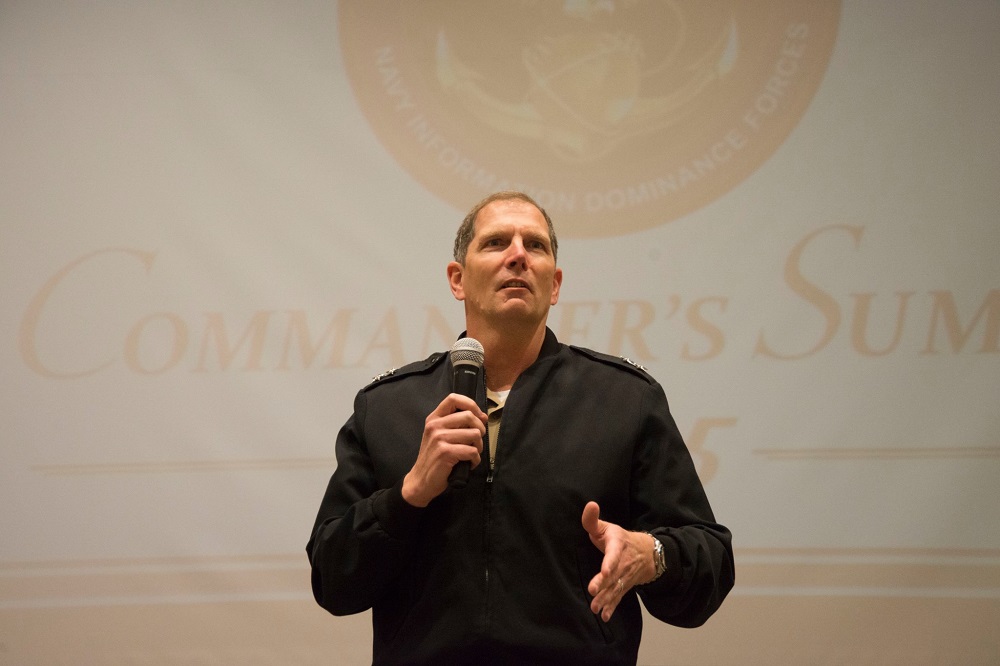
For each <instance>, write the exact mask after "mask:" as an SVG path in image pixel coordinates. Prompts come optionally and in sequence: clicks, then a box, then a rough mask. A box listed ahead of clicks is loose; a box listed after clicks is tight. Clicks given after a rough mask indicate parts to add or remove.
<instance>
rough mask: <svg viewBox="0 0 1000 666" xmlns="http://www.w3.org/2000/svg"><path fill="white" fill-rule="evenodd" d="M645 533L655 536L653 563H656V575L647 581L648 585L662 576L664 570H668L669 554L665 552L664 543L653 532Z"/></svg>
mask: <svg viewBox="0 0 1000 666" xmlns="http://www.w3.org/2000/svg"><path fill="white" fill-rule="evenodd" d="M645 534H649V536H651V537H653V564H655V565H656V575H654V576H653V579H652V580H650V581H647V583H646V585H648V584H649V583H652V582H653V581H655V580H656V579H658V578H659V577H660V576H662V575H663V572H664V571H666V570H667V556H666V555H665V554H664V552H663V543H662V542H661V541H660V540H659V539H657V538H656V537H655V536H653V535H652V534H651V533H649V532H645Z"/></svg>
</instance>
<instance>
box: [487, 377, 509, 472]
mask: <svg viewBox="0 0 1000 666" xmlns="http://www.w3.org/2000/svg"><path fill="white" fill-rule="evenodd" d="M509 394H510V389H507V390H506V391H491V390H490V389H486V415H487V416H488V417H489V419H488V420H487V422H486V428H487V430H488V432H489V439H490V469H493V466H494V465H495V464H496V459H497V441H499V439H500V419H501V417H502V416H503V406H504V403H506V402H507V396H508V395H509Z"/></svg>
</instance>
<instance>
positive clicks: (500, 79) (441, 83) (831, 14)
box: [339, 0, 840, 237]
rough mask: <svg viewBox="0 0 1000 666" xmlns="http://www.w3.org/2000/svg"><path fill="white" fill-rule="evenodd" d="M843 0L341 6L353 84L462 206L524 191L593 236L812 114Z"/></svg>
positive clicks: (713, 190)
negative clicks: (493, 195) (501, 191)
mask: <svg viewBox="0 0 1000 666" xmlns="http://www.w3.org/2000/svg"><path fill="white" fill-rule="evenodd" d="M839 15H840V3H839V2H800V1H797V0H784V1H779V0H766V1H765V0H761V1H759V2H739V1H734V2H711V3H708V2H698V3H695V2H664V1H653V0H632V1H618V2H615V1H613V0H590V1H588V0H572V1H571V0H565V1H564V2H541V1H531V0H522V1H520V2H505V3H478V2H464V1H460V0H450V1H445V0H438V1H436V2H435V1H430V0H428V1H424V2H397V1H396V0H345V1H343V2H341V3H340V5H339V21H340V38H341V43H342V45H343V50H344V59H345V62H346V67H347V72H348V75H349V77H350V80H351V84H352V86H353V88H354V91H355V94H356V95H357V98H358V101H359V103H360V105H361V108H362V109H363V111H364V113H365V115H366V117H367V118H368V121H369V122H370V123H371V125H372V127H373V128H374V131H375V133H376V134H377V136H378V137H379V139H380V140H381V141H382V142H383V144H384V145H385V147H386V149H387V150H388V151H389V152H390V153H391V154H392V155H393V156H394V157H395V159H396V160H397V161H398V162H399V163H400V164H401V165H403V167H404V168H406V169H407V171H409V173H410V174H411V175H412V176H413V177H414V178H415V179H417V180H418V181H420V182H421V183H422V184H423V185H424V186H425V187H427V188H428V189H429V190H430V191H432V192H434V193H435V194H436V195H437V196H439V197H441V198H442V199H444V200H446V201H448V202H450V203H452V204H453V205H455V206H456V207H457V208H458V209H460V210H465V209H467V208H468V207H469V206H471V205H472V203H474V202H475V201H477V200H478V199H479V198H481V197H482V196H484V195H485V194H488V193H489V192H492V191H495V190H499V189H506V188H516V189H522V190H524V191H527V192H529V193H530V194H532V195H533V196H535V197H536V198H537V199H538V200H539V202H540V203H541V204H542V205H543V206H545V207H546V208H547V209H549V211H550V213H552V215H553V216H554V217H555V218H556V219H557V220H558V222H559V225H560V234H561V235H563V236H567V237H573V236H576V237H586V236H590V237H595V236H609V235H616V234H621V233H627V232H630V231H635V230H639V229H644V228H649V227H651V226H655V225H659V224H663V223H666V222H669V221H671V220H673V219H676V218H678V217H680V216H682V215H685V214H687V213H690V212H691V211H694V210H697V209H699V208H701V207H703V206H705V205H706V204H708V203H710V202H712V201H713V200H715V199H717V198H719V197H720V196H722V195H724V194H725V193H726V192H728V191H730V190H731V189H732V188H733V187H735V186H736V185H738V184H739V183H740V182H742V181H743V180H744V179H745V178H747V177H748V176H749V175H750V174H751V173H753V172H754V170H756V169H757V168H758V167H759V166H760V165H761V164H762V163H763V162H764V161H765V160H767V159H768V158H769V157H770V156H771V155H772V154H773V153H774V152H775V150H777V148H778V147H779V146H780V145H781V143H782V142H783V141H784V140H785V138H786V137H787V136H788V135H789V133H790V132H791V131H792V129H793V128H794V127H795V126H796V124H797V123H798V121H799V120H800V118H801V117H802V115H803V113H804V112H805V110H806V108H807V107H808V105H809V103H810V101H811V99H812V97H813V95H814V93H815V92H816V89H817V87H818V86H819V84H820V81H821V80H822V78H823V74H824V72H825V70H826V66H827V62H828V60H829V57H830V53H831V51H832V49H833V45H834V41H835V39H836V32H837V24H838V20H839Z"/></svg>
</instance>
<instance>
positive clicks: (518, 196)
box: [454, 190, 559, 266]
mask: <svg viewBox="0 0 1000 666" xmlns="http://www.w3.org/2000/svg"><path fill="white" fill-rule="evenodd" d="M494 201H523V202H525V203H529V204H531V205H532V206H534V207H535V208H537V209H538V212H540V213H541V214H542V217H544V218H545V223H546V224H547V225H548V227H549V243H551V244H552V258H553V259H555V258H556V256H557V254H558V251H559V241H558V240H556V229H555V227H554V226H553V225H552V218H550V217H549V214H548V213H546V212H545V209H544V208H542V207H541V206H539V205H538V202H537V201H535V200H534V199H532V198H531V197H530V196H528V195H527V194H525V193H524V192H518V191H516V190H504V191H502V192H494V193H493V194H491V195H489V196H488V197H486V198H485V199H483V200H482V201H480V202H479V203H477V204H476V205H475V206H473V207H472V210H470V211H469V214H468V215H466V216H465V219H464V220H462V224H461V226H459V227H458V233H456V234H455V248H454V256H455V261H457V262H458V263H460V264H462V265H463V266H464V265H465V255H466V254H467V253H468V251H469V245H470V244H471V243H472V237H473V236H475V234H476V217H478V216H479V211H481V210H482V209H484V208H486V207H487V206H489V205H490V204H491V203H493V202H494Z"/></svg>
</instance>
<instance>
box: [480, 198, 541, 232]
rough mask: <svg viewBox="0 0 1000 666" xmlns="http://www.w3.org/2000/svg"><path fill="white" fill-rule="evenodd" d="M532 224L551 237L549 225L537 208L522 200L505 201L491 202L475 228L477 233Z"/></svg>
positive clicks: (481, 212)
mask: <svg viewBox="0 0 1000 666" xmlns="http://www.w3.org/2000/svg"><path fill="white" fill-rule="evenodd" d="M525 223H530V224H533V225H535V226H537V227H538V228H539V230H540V231H542V232H544V235H545V236H546V237H547V236H548V235H549V228H548V223H547V222H546V221H545V217H544V216H543V215H542V212H541V211H540V210H538V208H537V207H535V206H533V205H532V204H530V203H528V202H527V201H521V200H520V199H503V200H500V201H491V202H490V203H489V204H487V205H486V206H483V209H482V210H480V211H479V214H478V215H476V222H475V225H474V228H475V230H476V232H478V231H480V230H481V229H484V228H486V227H496V226H511V227H512V226H514V225H522V224H525Z"/></svg>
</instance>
